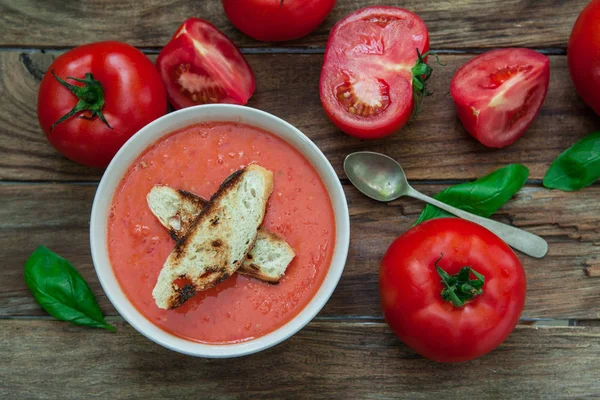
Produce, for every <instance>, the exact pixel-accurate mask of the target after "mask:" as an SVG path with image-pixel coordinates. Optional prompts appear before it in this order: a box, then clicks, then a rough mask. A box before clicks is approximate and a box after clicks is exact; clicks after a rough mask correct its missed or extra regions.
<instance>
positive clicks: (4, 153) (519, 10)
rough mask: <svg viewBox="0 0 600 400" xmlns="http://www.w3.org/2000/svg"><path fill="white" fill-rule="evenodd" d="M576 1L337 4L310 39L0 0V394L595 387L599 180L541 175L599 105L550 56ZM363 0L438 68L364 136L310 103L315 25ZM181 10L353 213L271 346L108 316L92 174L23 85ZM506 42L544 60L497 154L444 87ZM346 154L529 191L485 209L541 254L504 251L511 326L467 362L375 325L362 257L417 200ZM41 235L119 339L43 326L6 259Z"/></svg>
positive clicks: (132, 10) (144, 40)
mask: <svg viewBox="0 0 600 400" xmlns="http://www.w3.org/2000/svg"><path fill="white" fill-rule="evenodd" d="M273 1H278V0H273ZM587 3H588V0H567V1H559V0H546V1H529V0H506V1H503V2H499V1H497V0H482V1H477V2H474V1H467V0H453V1H447V0H431V1H429V2H422V1H417V0H406V1H399V0H393V1H388V0H384V1H379V0H338V1H337V4H336V6H335V8H334V10H333V12H332V14H331V15H330V16H329V17H328V18H327V19H326V21H325V22H324V23H323V24H322V26H320V27H319V28H318V29H317V30H316V31H315V32H314V33H313V34H311V35H309V36H307V37H305V38H302V39H299V40H296V41H291V42H286V43H280V44H273V43H261V42H256V41H253V40H252V39H250V38H249V37H247V36H245V35H244V34H242V33H240V32H239V31H237V30H236V29H235V28H234V27H233V26H232V25H231V24H230V23H229V21H228V20H227V18H226V16H225V14H224V12H223V10H222V6H221V1H219V0H195V1H190V0H168V1H165V0H142V1H122V0H0V249H2V251H0V265H2V267H1V269H2V272H0V399H21V398H52V399H54V398H60V399H71V398H72V399H81V398H85V399H87V398H102V399H105V398H106V399H112V398H144V399H146V398H176V397H177V398H188V397H189V398H198V397H203V398H243V399H246V398H253V397H256V398H310V399H317V398H327V399H330V398H348V399H354V398H360V399H366V398H407V399H411V400H412V399H429V398H441V399H455V398H456V399H465V398H466V399H471V398H474V399H487V398H493V399H495V398H511V399H512V398H514V399H517V398H528V399H529V398H532V399H533V398H535V399H538V398H544V399H553V400H554V399H562V398H578V399H579V398H598V397H599V396H600V381H599V380H598V370H600V202H599V201H598V199H599V198H600V197H599V196H600V183H596V184H595V185H593V186H592V187H590V188H587V189H584V190H582V191H580V192H577V193H565V192H560V191H549V190H546V189H544V188H543V187H541V184H540V180H541V178H542V177H543V175H544V173H545V171H546V169H547V168H548V166H549V165H550V163H551V162H552V160H553V159H554V158H555V157H556V156H557V155H558V154H559V153H560V152H562V151H563V150H564V149H565V148H567V147H569V146H570V145H571V144H573V143H574V142H576V141H577V140H578V139H580V138H582V137H583V136H585V135H587V134H589V133H591V132H593V131H597V130H600V118H599V117H598V116H596V115H594V114H593V113H592V111H591V110H590V109H589V108H588V107H586V106H585V104H583V102H582V101H581V100H580V99H579V97H578V96H577V95H576V94H575V91H574V88H573V85H572V83H571V80H570V77H569V74H568V69H567V60H566V56H565V54H566V44H567V40H568V37H569V34H570V30H571V27H572V26H573V23H574V21H575V19H576V17H577V15H578V13H579V12H580V10H581V9H582V8H583V7H584V6H585V5H586V4H587ZM373 4H386V5H398V6H401V7H404V8H407V9H409V10H411V11H414V12H416V13H417V14H419V15H420V16H421V17H422V18H423V20H424V21H425V23H426V24H427V27H428V29H429V33H430V39H431V47H432V48H433V49H435V50H440V51H441V53H442V60H443V61H444V62H446V63H447V66H446V67H439V66H437V67H435V72H434V74H433V77H432V79H431V81H430V82H431V87H430V89H432V90H433V91H434V94H433V96H431V97H430V98H428V99H426V104H425V106H424V112H423V113H422V114H421V115H420V116H419V117H418V118H417V119H416V120H415V121H413V122H411V123H410V124H409V125H408V126H406V127H405V128H404V129H402V131H401V132H399V133H397V134H395V135H393V136H391V137H389V138H386V139H384V140H378V141H374V142H373V141H360V140H358V139H354V138H351V137H349V136H347V135H345V134H343V133H341V132H340V131H339V130H337V129H336V128H335V127H334V126H333V125H332V124H331V122H330V121H329V120H328V118H327V117H326V116H325V114H324V112H323V110H322V107H321V104H320V100H319V87H318V81H319V74H320V69H321V64H322V60H323V51H324V46H325V43H326V41H327V36H328V33H329V30H330V29H331V27H332V26H333V24H334V23H335V22H336V21H337V20H339V19H340V18H341V17H343V16H344V15H347V14H349V13H350V12H352V11H354V10H356V9H358V8H361V7H364V6H368V5H373ZM191 16H196V17H200V18H204V19H207V20H209V21H211V22H212V23H214V24H215V25H216V26H217V27H218V28H219V29H221V30H222V31H223V32H224V33H225V34H226V35H228V36H229V37H230V38H231V39H232V40H233V41H234V42H235V43H236V44H237V45H238V46H241V47H242V52H244V53H245V54H246V57H247V59H248V62H249V63H250V65H251V66H252V68H253V70H254V72H255V75H256V81H257V90H256V92H255V94H254V96H253V97H252V99H251V100H250V103H249V106H251V107H256V108H259V109H262V110H265V111H268V112H270V113H273V114H275V115H277V116H279V117H281V118H283V119H285V120H287V121H288V122H290V123H292V124H294V125H296V126H297V127H298V128H300V129H301V130H302V131H303V132H304V133H305V134H307V135H308V136H309V137H310V138H311V139H312V140H313V141H314V142H315V143H316V144H317V145H318V146H319V148H321V149H322V150H323V152H324V153H325V155H326V156H327V157H328V159H329V160H330V161H331V162H332V165H333V166H334V168H335V170H336V171H337V173H338V175H339V177H340V178H341V179H342V184H343V186H344V190H345V193H346V196H347V198H348V204H349V209H350V218H351V245H350V252H349V255H348V262H347V265H346V268H345V270H344V274H343V276H342V279H341V280H340V282H339V285H338V286H337V288H336V290H335V292H334V294H333V296H332V298H331V299H330V301H329V302H328V303H327V305H326V306H325V308H324V309H323V310H322V311H321V313H320V314H319V315H318V316H317V318H316V319H315V320H314V321H313V322H311V323H310V324H309V325H308V326H307V327H305V328H304V329H302V330H301V331H300V332H299V333H298V334H296V335H295V336H293V337H292V338H290V339H289V340H287V341H285V342H284V343H282V344H280V345H278V346H276V347H274V348H272V349H270V350H267V351H265V352H262V353H259V354H255V355H251V356H248V357H244V358H240V359H235V360H207V359H204V360H203V359H196V358H192V357H188V356H184V355H181V354H177V353H175V352H171V351H168V350H166V349H164V348H162V347H160V346H159V345H156V344H154V343H152V342H150V341H149V340H147V339H146V338H144V337H143V336H142V335H141V334H139V333H138V332H136V331H135V330H134V329H133V328H132V327H131V326H129V325H128V324H127V323H125V322H123V320H122V318H121V317H119V316H118V314H117V313H116V310H115V309H114V308H113V307H112V305H111V304H110V303H109V301H108V299H107V298H106V296H105V295H104V292H103V290H102V288H101V287H100V284H99V282H98V279H97V276H96V273H95V271H94V268H93V265H92V261H91V256H90V249H89V217H90V211H91V206H92V200H93V196H94V193H95V191H96V188H97V182H98V181H99V179H100V177H101V175H102V170H92V169H89V168H86V167H83V166H79V165H77V164H75V163H72V162H70V161H68V160H66V159H64V158H63V157H62V156H61V155H60V154H58V153H57V152H56V151H55V150H54V149H53V148H52V147H51V146H50V145H49V144H48V142H47V140H46V138H45V137H44V135H43V133H42V132H41V130H40V128H39V126H38V122H37V115H36V106H37V90H38V86H39V83H40V80H41V78H42V77H43V75H44V73H45V71H46V70H47V68H48V66H49V65H50V64H51V62H52V61H53V60H54V59H55V57H57V56H58V55H60V54H61V52H62V51H64V50H65V49H67V48H71V47H73V46H77V45H80V44H84V43H89V42H94V41H100V40H119V41H125V42H128V43H130V44H132V45H134V46H138V47H140V48H142V50H144V51H145V52H146V53H148V54H150V55H149V57H150V58H151V59H152V60H155V59H156V53H157V52H158V51H159V50H160V48H161V46H163V45H164V44H165V43H166V42H167V41H168V40H169V38H170V37H171V35H172V34H173V32H174V31H175V30H176V29H177V27H178V26H179V24H181V23H182V22H183V21H184V20H185V19H186V18H188V17H191ZM520 46H523V47H530V48H534V49H538V50H540V51H542V52H543V53H544V54H547V55H549V56H550V63H551V81H550V89H549V92H548V96H547V98H546V101H545V104H544V106H543V107H542V110H541V112H540V114H539V116H538V118H537V119H536V120H535V122H534V123H533V124H532V126H531V127H530V129H529V131H528V132H527V133H526V134H525V136H523V137H522V138H521V139H519V140H518V141H517V142H516V143H515V144H513V145H512V146H510V147H508V148H506V149H500V150H497V149H488V148H485V147H484V146H482V145H480V144H479V143H478V142H477V141H475V140H474V139H472V138H471V137H470V136H469V135H468V134H467V133H466V132H465V131H464V129H463V128H462V125H461V123H460V121H459V120H458V118H457V116H456V111H455V109H454V105H453V102H452V98H451V96H450V93H449V85H450V80H451V78H452V76H453V74H454V72H455V71H456V69H457V68H459V67H460V66H461V65H462V64H464V63H465V62H466V61H467V60H469V59H470V58H471V57H473V56H474V55H475V54H477V53H479V52H482V51H485V50H486V49H492V48H500V47H520ZM358 150H372V151H379V152H383V153H386V154H389V155H390V156H392V157H394V158H396V159H397V160H399V161H400V162H401V163H402V165H403V167H404V169H405V171H406V173H407V175H408V177H409V179H410V180H412V181H413V182H415V185H414V186H415V187H416V188H417V189H418V190H421V191H422V192H424V193H426V194H430V195H433V194H435V193H437V192H438V191H440V190H442V189H444V188H445V187H447V186H448V185H450V184H452V183H456V182H462V181H465V180H470V179H473V178H476V177H479V176H483V175H485V174H487V173H489V172H491V171H492V170H494V169H496V168H498V167H501V166H504V165H506V164H508V163H514V162H520V163H522V164H525V165H526V166H527V167H529V169H530V171H531V174H530V180H529V182H528V185H527V186H526V187H525V188H524V189H522V190H521V191H520V192H519V193H518V194H517V195H516V196H515V198H514V199H512V200H511V201H510V202H509V203H508V204H506V205H505V206H504V207H503V208H502V209H501V210H499V212H498V213H497V214H496V215H495V217H494V218H495V219H497V220H500V221H502V222H505V223H510V224H513V225H515V226H517V227H520V228H524V229H527V230H529V231H531V232H533V233H536V234H538V235H541V236H542V237H544V238H545V239H546V240H547V241H548V242H549V245H550V251H549V254H548V256H547V257H545V258H544V259H542V260H538V259H533V258H529V257H527V256H524V255H522V254H519V258H520V259H521V260H522V262H523V265H524V267H525V271H526V274H527V281H528V289H527V300H526V304H525V310H524V312H523V315H522V320H521V324H522V325H519V326H518V327H517V328H516V329H515V331H514V332H513V333H512V334H511V336H510V337H509V338H508V339H507V341H506V342H505V343H504V344H502V345H501V346H500V347H499V348H498V349H496V350H495V351H493V352H492V353H490V354H489V355H486V356H484V357H482V358H479V359H477V360H475V361H472V362H468V363H463V364H458V365H445V364H436V363H433V362H430V361H428V360H426V359H424V358H422V357H420V356H418V355H417V354H415V353H413V352H412V351H411V350H410V349H408V348H407V347H406V346H404V345H403V344H402V343H401V342H400V341H398V340H397V339H396V337H395V335H394V334H393V333H392V332H391V331H390V330H389V328H388V327H387V325H386V324H385V323H384V322H383V318H382V314H381V310H380V306H379V296H378V289H377V279H378V276H377V272H378V268H379V262H380V260H381V257H382V255H383V253H384V251H385V249H386V248H387V246H388V245H389V244H390V243H391V242H392V241H393V240H394V239H395V238H396V237H397V236H398V235H400V234H402V233H403V232H405V231H406V230H407V229H409V228H410V227H411V226H412V224H413V223H414V222H415V221H416V219H417V216H418V215H419V213H420V212H421V210H422V208H423V204H422V203H419V202H418V201H416V200H412V199H402V200H398V201H394V202H392V203H389V204H382V203H377V202H375V201H372V200H370V199H367V198H366V197H364V196H362V195H360V194H359V193H358V192H357V191H356V190H355V189H354V188H353V187H352V186H350V184H349V182H348V180H347V179H345V176H344V175H343V171H342V168H341V167H342V161H343V158H344V157H345V156H346V155H347V154H348V153H350V152H353V151H358ZM40 244H44V245H46V246H48V247H49V248H50V249H51V250H54V251H56V252H58V253H59V254H61V255H62V256H64V257H65V258H67V259H69V260H70V261H71V262H72V263H73V264H74V265H75V267H76V268H77V269H78V270H79V271H80V272H81V273H82V275H83V276H84V278H85V279H86V280H87V281H88V282H89V283H90V286H91V288H92V290H93V292H94V293H95V294H96V296H97V298H98V300H99V303H100V306H101V308H102V309H103V311H104V312H105V313H106V314H107V315H109V317H108V319H109V320H110V321H111V323H114V324H115V325H116V326H117V328H118V331H117V333H115V334H111V333H109V332H106V331H101V330H97V329H90V328H82V327H76V326H72V325H70V324H68V323H63V322H57V321H54V320H53V319H52V318H51V317H50V316H48V315H47V314H46V313H45V312H44V310H42V309H41V308H40V307H39V306H38V305H37V303H36V302H35V301H34V299H33V298H32V296H31V294H30V293H29V291H28V290H27V288H26V286H25V282H24V280H23V266H24V263H25V260H26V259H27V258H28V256H29V255H30V254H31V252H32V251H33V250H34V249H35V248H36V247H37V246H38V245H40ZM535 324H545V325H549V326H534V325H535ZM440 340H443V338H441V339H440Z"/></svg>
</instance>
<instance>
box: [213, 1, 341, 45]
mask: <svg viewBox="0 0 600 400" xmlns="http://www.w3.org/2000/svg"><path fill="white" fill-rule="evenodd" d="M222 2H223V8H224V9H225V14H227V18H229V20H230V21H231V23H232V24H233V25H235V27H236V28H238V29H239V30H240V31H242V32H243V33H245V34H246V35H248V36H250V37H251V38H253V39H256V40H260V41H263V42H281V41H286V40H293V39H298V38H301V37H303V36H306V35H308V34H309V33H311V32H312V31H314V30H315V29H317V27H318V26H319V25H321V23H322V22H323V21H324V20H325V18H326V17H327V15H329V13H330V12H331V10H332V9H333V6H334V5H335V0H284V1H283V4H282V3H281V0H222Z"/></svg>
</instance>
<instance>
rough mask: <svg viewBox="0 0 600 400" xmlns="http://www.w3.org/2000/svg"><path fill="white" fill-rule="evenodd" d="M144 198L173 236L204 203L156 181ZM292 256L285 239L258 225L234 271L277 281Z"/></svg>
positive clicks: (177, 236)
mask: <svg viewBox="0 0 600 400" xmlns="http://www.w3.org/2000/svg"><path fill="white" fill-rule="evenodd" d="M146 199H147V201H148V206H149V207H150V210H151V211H152V213H153V214H154V215H155V216H156V218H158V220H159V221H160V223H161V224H162V225H163V226H164V227H165V228H167V230H168V231H169V234H170V235H171V237H172V238H173V239H175V240H180V239H181V238H183V237H184V236H185V233H186V232H187V231H188V229H189V227H190V225H191V224H192V222H193V221H194V220H195V219H196V217H197V216H198V215H200V212H201V211H202V209H203V208H204V206H205V205H206V203H207V201H206V200H204V199H203V198H202V197H200V196H197V195H195V194H193V193H190V192H186V191H184V190H175V189H173V188H171V187H169V186H160V185H156V186H154V187H153V188H152V190H150V192H149V193H148V195H147V196H146ZM295 256H296V254H295V253H294V249H292V247H291V246H290V245H289V244H288V243H287V242H286V241H285V239H283V238H281V237H280V236H278V235H276V234H274V233H272V232H269V231H268V230H266V229H264V228H262V227H261V228H259V230H258V235H257V236H256V242H254V247H253V248H252V250H250V252H249V253H248V255H247V256H246V259H245V260H244V263H243V264H242V266H241V267H240V268H239V269H238V272H240V273H242V274H246V275H249V276H253V277H255V278H257V279H260V280H263V281H266V282H270V283H278V282H279V280H280V279H281V278H282V277H283V275H284V274H285V270H286V269H287V267H288V265H289V264H290V262H291V261H292V260H293V258H294V257H295Z"/></svg>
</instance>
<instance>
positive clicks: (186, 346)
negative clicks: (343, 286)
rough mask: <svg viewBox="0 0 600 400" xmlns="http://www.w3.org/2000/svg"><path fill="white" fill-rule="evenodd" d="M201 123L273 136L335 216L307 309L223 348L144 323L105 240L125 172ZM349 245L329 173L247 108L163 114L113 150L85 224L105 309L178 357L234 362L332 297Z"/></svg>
mask: <svg viewBox="0 0 600 400" xmlns="http://www.w3.org/2000/svg"><path fill="white" fill-rule="evenodd" d="M207 121H234V122H241V123H245V124H248V125H252V126H256V127H258V128H261V129H264V130H266V131H268V132H271V133H272V134H274V135H276V136H279V137H280V138H282V139H283V140H285V141H286V142H288V143H289V144H291V145H292V146H294V147H295V148H296V149H298V150H299V151H300V152H301V153H302V154H303V155H304V157H306V159H308V161H310V163H311V164H312V165H313V166H314V167H315V169H316V170H317V172H318V173H319V175H320V176H321V179H322V180H323V183H324V184H325V187H326V188H327V191H328V192H329V197H330V199H331V202H332V206H333V211H334V214H335V225H336V238H335V249H334V253H333V259H332V261H331V265H330V267H329V271H328V272H327V276H326V277H325V280H324V281H323V283H322V285H321V287H320V288H319V290H318V292H317V293H316V295H315V296H314V298H313V299H312V300H311V301H310V303H308V305H307V306H306V307H305V308H304V309H303V310H302V311H301V312H300V313H299V314H298V315H297V316H296V317H295V318H294V319H292V320H291V321H289V322H288V323H287V324H285V325H284V326H282V327H281V328H279V329H277V330H276V331H274V332H271V333H269V334H267V335H265V336H262V337H259V338H257V339H254V340H251V341H248V342H243V343H236V344H223V345H210V344H202V343H197V342H192V341H189V340H185V339H182V338H180V337H177V336H174V335H171V334H169V333H167V332H165V331H163V330H162V329H160V328H159V327H157V326H156V325H154V324H152V323H151V322H150V321H148V320H147V319H146V318H145V317H144V316H143V315H142V314H141V313H140V312H139V311H138V310H137V309H136V308H135V307H134V306H133V305H132V304H131V303H130V302H129V300H128V299H127V296H126V295H125V293H123V290H122V289H121V286H120V285H119V283H118V281H117V279H116V277H115V275H114V272H113V269H112V267H111V265H110V261H109V257H108V246H107V240H106V232H107V222H108V213H109V209H110V206H111V202H112V198H113V195H114V193H115V190H116V188H117V186H118V184H119V182H120V181H121V178H122V177H123V175H124V173H125V171H127V168H128V167H129V166H130V165H131V164H132V163H133V161H134V160H135V159H136V158H137V157H138V156H139V155H140V154H141V153H142V152H143V151H144V150H146V149H147V148H148V146H150V145H151V144H152V143H154V142H156V141H157V140H158V139H160V138H161V137H163V136H164V135H167V134H169V133H171V132H173V131H175V130H177V129H180V128H183V127H186V126H189V125H192V124H196V123H199V122H207ZM349 241H350V221H349V215H348V206H347V204H346V197H345V195H344V191H343V189H342V185H341V184H340V181H339V179H338V178H337V175H336V174H335V171H334V170H333V168H332V167H331V164H330V163H329V161H327V158H325V156H324V155H323V153H322V152H321V151H320V150H319V148H318V147H317V146H316V145H315V144H314V143H313V142H311V141H310V139H308V138H307V137H306V136H305V135H304V134H303V133H302V132H300V131H299V130H298V129H296V128H295V127H294V126H292V125H290V124H288V123H287V122H285V121H283V120H282V119H279V118H277V117H275V116H273V115H271V114H268V113H266V112H264V111H260V110H256V109H253V108H249V107H242V106H235V105H228V104H214V105H204V106H197V107H190V108H185V109H183V110H179V111H176V112H173V113H171V114H167V115H165V116H164V117H162V118H159V119H157V120H156V121H154V122H152V123H150V124H148V125H146V126H145V127H144V128H142V129H141V130H140V131H138V132H137V133H136V134H135V135H134V136H133V137H132V138H131V139H129V141H127V143H125V145H124V146H123V147H122V148H121V149H120V150H119V152H118V153H117V155H116V156H115V157H114V158H113V160H112V162H111V163H110V165H109V166H108V168H107V169H106V172H105V173H104V176H103V177H102V180H101V181H100V186H99V187H98V190H97V191H96V196H95V198H94V205H93V207H92V216H91V223H90V245H91V250H92V259H93V261H94V267H95V268H96V273H97V274H98V278H99V279H100V283H101V284H102V288H104V291H105V292H106V295H107V296H108V298H109V300H110V301H111V303H112V304H113V305H114V306H115V308H116V309H117V311H118V312H119V313H120V314H121V315H122V316H123V318H125V320H127V322H129V323H130V324H131V325H132V326H133V327H134V328H135V329H137V330H138V331H139V332H140V333H141V334H143V335H144V336H146V337H148V338H149V339H151V340H153V341H154V342H156V343H158V344H160V345H162V346H164V347H166V348H169V349H171V350H175V351H178V352H181V353H184V354H189V355H193V356H198V357H214V358H221V357H237V356H242V355H246V354H251V353H255V352H257V351H261V350H264V349H267V348H269V347H271V346H274V345H276V344H278V343H280V342H282V341H283V340H285V339H287V338H289V337H290V336H292V335H293V334H295V333H296V332H298V331H299V330H300V329H302V328H303V327H304V326H305V325H306V324H307V323H308V322H310V321H311V320H312V319H313V318H314V317H315V315H317V313H318V312H319V311H320V310H321V308H323V306H324V305H325V303H326V302H327V300H329V297H330V296H331V294H332V293H333V291H334V289H335V287H336V285H337V283H338V281H339V279H340V276H341V275H342V271H343V269H344V265H345V263H346V256H347V254H348V245H349Z"/></svg>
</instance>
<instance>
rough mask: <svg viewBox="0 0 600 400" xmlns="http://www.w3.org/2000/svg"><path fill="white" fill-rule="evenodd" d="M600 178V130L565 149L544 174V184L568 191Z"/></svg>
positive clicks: (551, 187) (580, 187)
mask: <svg viewBox="0 0 600 400" xmlns="http://www.w3.org/2000/svg"><path fill="white" fill-rule="evenodd" d="M598 178H600V132H596V133H592V134H591V135H588V136H586V137H584V138H583V139H581V140H580V141H578V142H577V143H575V144H574V145H573V146H571V147H569V148H568V149H567V150H565V151H564V152H563V153H562V154H561V155H560V156H558V158H557V159H556V160H554V162H553V163H552V165H551V166H550V168H549V169H548V172H546V176H544V186H545V187H547V188H548V189H560V190H564V191H567V192H570V191H573V190H579V189H582V188H584V187H586V186H590V185H591V184H592V183H594V182H596V180H597V179H598Z"/></svg>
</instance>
